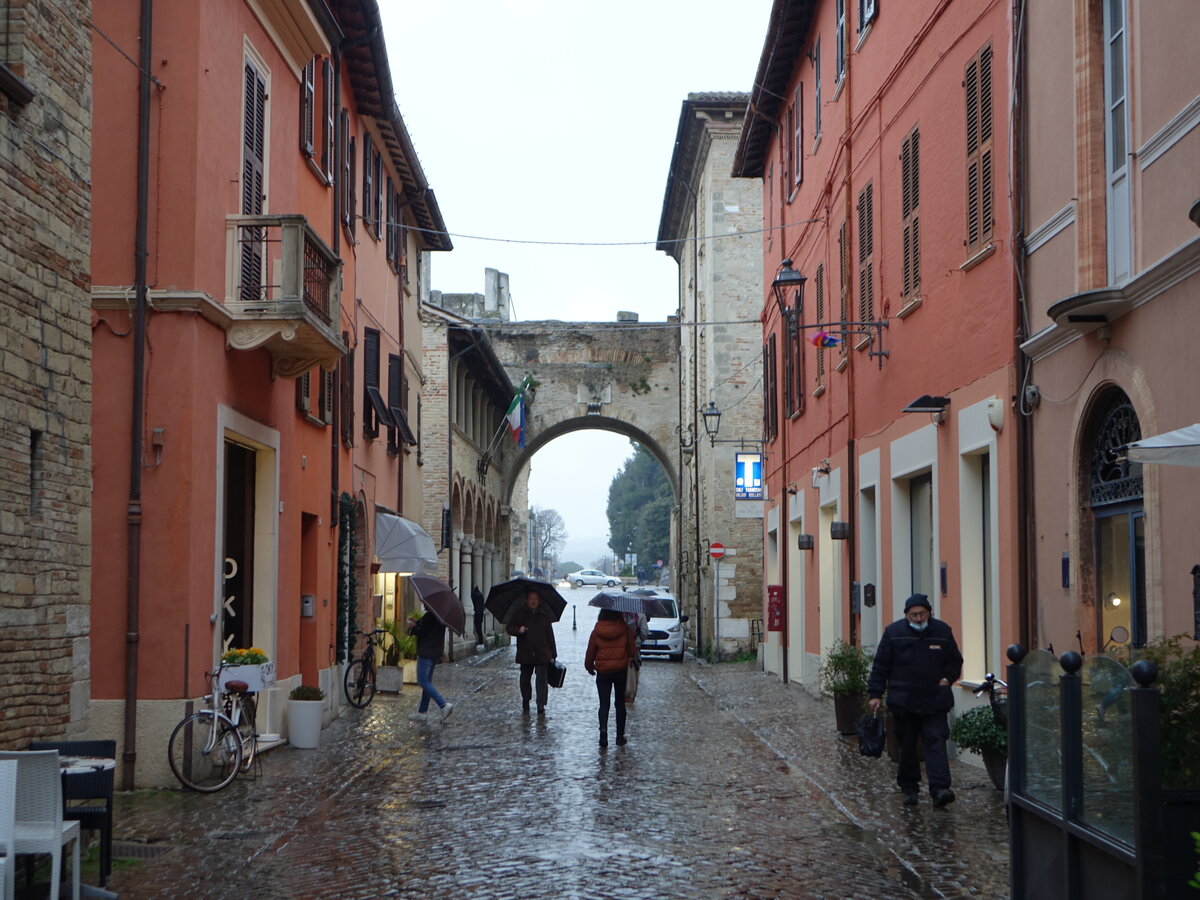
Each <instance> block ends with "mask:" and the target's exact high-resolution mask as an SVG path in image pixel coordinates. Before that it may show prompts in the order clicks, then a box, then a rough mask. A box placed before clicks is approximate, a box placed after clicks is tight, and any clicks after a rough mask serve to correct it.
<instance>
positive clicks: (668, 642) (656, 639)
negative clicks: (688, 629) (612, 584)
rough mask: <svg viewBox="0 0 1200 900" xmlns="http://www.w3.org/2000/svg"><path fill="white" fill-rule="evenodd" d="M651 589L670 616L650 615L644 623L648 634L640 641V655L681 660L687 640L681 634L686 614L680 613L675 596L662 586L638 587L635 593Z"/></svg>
mask: <svg viewBox="0 0 1200 900" xmlns="http://www.w3.org/2000/svg"><path fill="white" fill-rule="evenodd" d="M643 591H653V592H654V596H655V597H656V598H657V599H658V600H660V601H661V602H662V605H663V606H665V607H666V608H667V612H669V613H670V616H668V617H666V618H664V617H662V616H652V617H651V618H650V620H649V621H648V622H647V623H646V625H647V627H648V628H649V629H650V636H649V637H648V638H646V640H644V641H642V656H666V657H669V658H670V659H671V660H672V662H683V651H684V648H686V647H687V640H686V639H685V637H684V634H683V623H684V622H686V621H687V620H688V617H687V616H686V615H680V613H679V604H678V603H677V602H676V601H675V596H674V595H673V594H672V593H671V592H670V591H667V590H663V589H662V588H648V587H640V588H637V589H636V592H637V593H639V594H640V593H642V592H643Z"/></svg>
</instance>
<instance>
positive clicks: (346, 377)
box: [338, 331, 354, 450]
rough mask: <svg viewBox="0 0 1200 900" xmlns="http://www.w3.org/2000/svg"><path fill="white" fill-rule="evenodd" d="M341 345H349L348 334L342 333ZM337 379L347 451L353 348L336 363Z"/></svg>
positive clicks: (350, 434) (351, 442) (351, 421)
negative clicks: (339, 388)
mask: <svg viewBox="0 0 1200 900" xmlns="http://www.w3.org/2000/svg"><path fill="white" fill-rule="evenodd" d="M342 343H343V344H347V345H348V344H349V343H350V333H349V332H348V331H343V332H342ZM338 379H339V381H340V382H341V395H342V396H341V401H340V402H341V417H340V418H341V424H342V446H344V447H345V448H346V449H347V450H349V449H351V448H352V447H353V446H354V348H353V347H351V348H350V350H349V352H347V353H346V355H345V356H343V357H342V361H341V362H340V363H338Z"/></svg>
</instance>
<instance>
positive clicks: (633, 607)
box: [588, 591, 671, 619]
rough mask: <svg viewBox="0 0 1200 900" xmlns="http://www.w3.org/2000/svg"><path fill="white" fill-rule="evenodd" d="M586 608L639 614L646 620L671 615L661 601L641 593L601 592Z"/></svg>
mask: <svg viewBox="0 0 1200 900" xmlns="http://www.w3.org/2000/svg"><path fill="white" fill-rule="evenodd" d="M588 606H596V607H599V608H600V609H612V610H615V611H617V612H623V613H640V614H641V615H643V616H645V617H646V618H647V619H649V618H653V617H654V616H660V617H663V618H666V617H668V616H670V615H671V613H670V612H669V611H668V610H667V608H666V607H665V606H663V602H662V601H661V600H659V599H658V598H657V597H655V596H654V595H653V594H646V593H643V592H630V593H625V592H624V591H601V592H600V593H598V594H597V595H596V596H595V597H593V598H592V599H591V600H589V601H588Z"/></svg>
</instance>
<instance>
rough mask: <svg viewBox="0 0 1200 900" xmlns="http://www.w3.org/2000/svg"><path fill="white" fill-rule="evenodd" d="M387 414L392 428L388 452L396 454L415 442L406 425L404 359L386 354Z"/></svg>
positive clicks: (393, 354) (397, 355)
mask: <svg viewBox="0 0 1200 900" xmlns="http://www.w3.org/2000/svg"><path fill="white" fill-rule="evenodd" d="M388 412H390V413H391V416H392V422H393V424H392V426H390V427H389V428H388V450H389V451H390V452H392V453H397V452H399V451H400V450H401V449H403V448H404V446H412V445H413V444H415V443H416V442H417V438H416V435H414V434H413V431H412V428H411V427H409V424H408V379H407V378H406V377H405V375H404V357H403V356H400V355H399V354H396V353H390V354H388Z"/></svg>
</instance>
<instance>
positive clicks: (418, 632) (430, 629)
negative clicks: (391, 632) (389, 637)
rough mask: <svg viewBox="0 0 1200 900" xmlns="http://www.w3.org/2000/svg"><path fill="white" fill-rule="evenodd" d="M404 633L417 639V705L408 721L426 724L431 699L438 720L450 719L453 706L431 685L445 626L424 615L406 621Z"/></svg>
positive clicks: (443, 645) (432, 617)
mask: <svg viewBox="0 0 1200 900" xmlns="http://www.w3.org/2000/svg"><path fill="white" fill-rule="evenodd" d="M408 633H409V634H411V635H412V636H413V637H415V638H416V639H417V684H419V685H420V686H421V703H420V705H418V706H417V711H416V712H415V713H413V714H412V715H410V716H409V717H408V718H409V719H411V720H412V721H414V722H426V721H428V719H427V717H426V716H427V713H428V712H429V701H430V700H432V701H433V702H434V703H436V704H437V705H438V709H440V710H441V711H442V721H443V722H444V721H446V720H447V719H448V718H450V713H451V712H452V711H453V710H454V704H453V703H449V702H447V701H446V700H445V699H444V698H443V697H442V695H441V694H439V693H438V691H437V688H435V687H434V686H433V667H434V666H436V665H437V664H438V663H439V662H441V661H442V653H443V652H444V648H445V646H446V626H445V625H443V624H442V623H441V622H439V621H438V619H437V616H435V615H433V614H432V613H426V614H425V615H423V616H421V618H419V619H414V618H412V617H411V616H410V617H409V619H408Z"/></svg>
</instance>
